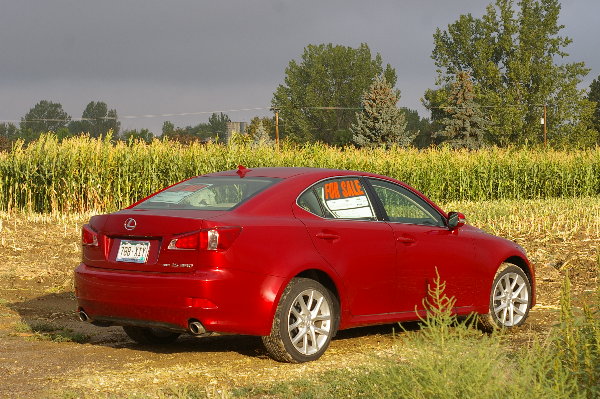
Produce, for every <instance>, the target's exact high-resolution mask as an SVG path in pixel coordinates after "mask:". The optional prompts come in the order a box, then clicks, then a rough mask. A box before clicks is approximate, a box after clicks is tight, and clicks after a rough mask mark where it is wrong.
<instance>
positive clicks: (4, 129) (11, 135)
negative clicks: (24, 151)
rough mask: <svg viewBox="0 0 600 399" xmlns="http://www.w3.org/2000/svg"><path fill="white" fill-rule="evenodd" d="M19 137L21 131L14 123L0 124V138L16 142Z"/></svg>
mask: <svg viewBox="0 0 600 399" xmlns="http://www.w3.org/2000/svg"><path fill="white" fill-rule="evenodd" d="M18 135H19V129H18V128H17V126H16V125H15V124H14V123H10V122H9V123H0V137H4V138H6V139H7V140H14V139H16V138H17V136H18Z"/></svg>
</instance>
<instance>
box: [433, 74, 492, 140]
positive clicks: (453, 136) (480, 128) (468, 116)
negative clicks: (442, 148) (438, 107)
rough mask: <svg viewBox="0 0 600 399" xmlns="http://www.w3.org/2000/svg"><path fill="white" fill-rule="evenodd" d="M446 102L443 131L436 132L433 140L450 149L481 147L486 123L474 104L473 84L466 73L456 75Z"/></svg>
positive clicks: (477, 106)
mask: <svg viewBox="0 0 600 399" xmlns="http://www.w3.org/2000/svg"><path fill="white" fill-rule="evenodd" d="M448 102H449V105H448V106H447V107H446V108H445V111H446V113H447V116H446V118H444V119H443V120H442V125H443V126H444V130H442V131H439V132H437V133H436V134H435V138H436V139H437V140H438V141H439V142H440V143H442V144H446V145H449V146H450V147H452V148H469V149H477V148H480V147H483V145H484V143H485V139H484V136H485V130H484V128H485V125H486V121H485V119H484V118H483V116H482V113H481V109H480V108H479V105H478V104H477V103H476V102H475V93H474V89H473V82H472V81H471V77H470V76H469V73H468V72H464V71H461V72H458V73H457V75H456V81H455V82H454V83H453V84H452V91H451V92H450V97H449V98H448Z"/></svg>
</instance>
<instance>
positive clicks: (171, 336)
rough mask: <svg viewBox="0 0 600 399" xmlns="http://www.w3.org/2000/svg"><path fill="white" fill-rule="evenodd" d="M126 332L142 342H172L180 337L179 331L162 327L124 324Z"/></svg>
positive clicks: (136, 340)
mask: <svg viewBox="0 0 600 399" xmlns="http://www.w3.org/2000/svg"><path fill="white" fill-rule="evenodd" d="M123 330H124V331H125V334H127V335H128V336H129V338H131V339H133V340H134V341H135V342H137V343H140V344H170V343H171V342H173V341H175V340H176V339H177V338H178V337H179V335H180V334H179V333H176V332H172V331H168V330H162V329H160V328H151V327H138V326H123Z"/></svg>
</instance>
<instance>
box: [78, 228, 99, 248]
mask: <svg viewBox="0 0 600 399" xmlns="http://www.w3.org/2000/svg"><path fill="white" fill-rule="evenodd" d="M81 244H82V245H85V246H89V247H97V246H98V233H96V232H95V231H94V230H92V228H91V227H90V226H89V225H88V224H86V225H84V226H83V227H82V228H81Z"/></svg>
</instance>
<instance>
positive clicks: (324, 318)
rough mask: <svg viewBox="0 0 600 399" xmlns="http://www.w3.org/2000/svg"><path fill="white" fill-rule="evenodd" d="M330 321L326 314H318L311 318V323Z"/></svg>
mask: <svg viewBox="0 0 600 399" xmlns="http://www.w3.org/2000/svg"><path fill="white" fill-rule="evenodd" d="M327 320H331V316H330V315H328V314H318V315H316V316H315V317H314V318H313V321H327Z"/></svg>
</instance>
